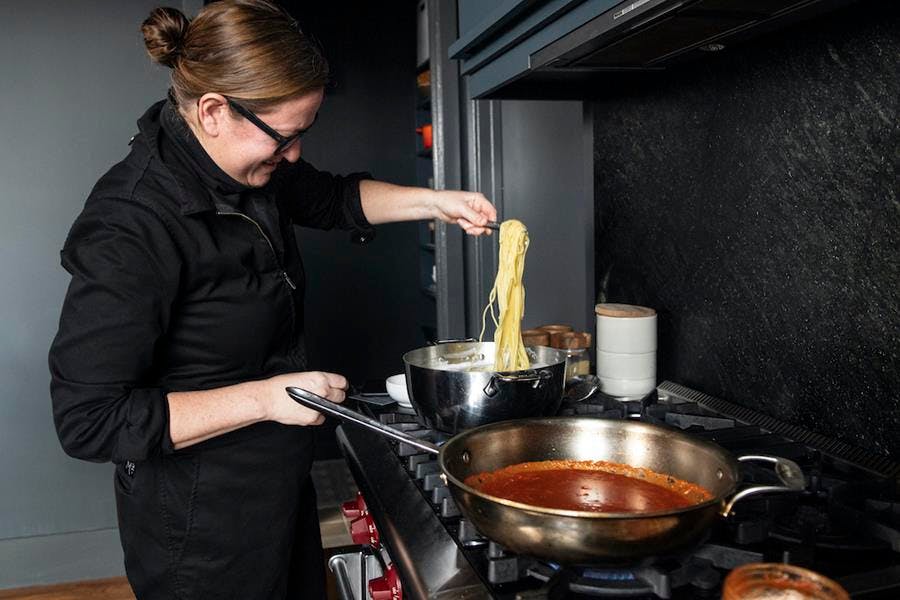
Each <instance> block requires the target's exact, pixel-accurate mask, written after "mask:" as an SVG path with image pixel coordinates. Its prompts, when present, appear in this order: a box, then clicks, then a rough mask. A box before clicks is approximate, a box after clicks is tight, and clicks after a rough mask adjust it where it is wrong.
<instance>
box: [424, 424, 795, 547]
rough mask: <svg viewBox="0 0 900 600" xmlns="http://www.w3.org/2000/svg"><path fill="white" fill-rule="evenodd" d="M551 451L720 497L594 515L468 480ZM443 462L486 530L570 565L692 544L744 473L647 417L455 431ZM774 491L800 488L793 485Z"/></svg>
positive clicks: (717, 452)
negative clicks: (489, 490) (497, 492)
mask: <svg viewBox="0 0 900 600" xmlns="http://www.w3.org/2000/svg"><path fill="white" fill-rule="evenodd" d="M553 459H572V460H603V461H610V462H616V463H622V464H627V465H630V466H632V467H640V468H646V469H650V470H653V471H655V472H657V473H665V474H669V475H672V476H674V477H677V478H679V479H683V480H685V481H689V482H691V483H695V484H699V485H701V486H703V487H705V488H706V489H707V490H709V491H710V492H711V493H712V495H713V499H712V500H710V501H708V502H704V503H701V504H697V505H694V506H690V507H686V508H682V509H678V510H670V511H664V512H659V513H643V514H640V515H635V514H631V513H629V514H614V513H591V512H582V511H566V510H555V509H548V508H542V507H535V506H529V505H526V504H521V503H517V502H512V501H509V500H504V499H501V498H496V497H493V496H489V495H487V494H483V493H481V492H479V491H476V490H475V489H473V488H471V487H469V486H467V485H465V483H463V481H464V480H465V479H466V477H468V476H469V475H474V474H477V473H482V472H485V471H493V470H496V469H499V468H501V467H504V466H507V465H511V464H516V463H520V462H527V461H541V460H553ZM438 460H439V462H440V465H441V469H442V471H443V472H444V473H445V474H446V476H447V480H448V483H449V487H450V491H451V493H452V494H453V497H454V498H455V500H456V503H457V505H458V506H459V508H460V510H461V511H462V513H463V514H464V515H466V517H468V518H469V519H470V520H471V521H472V523H473V524H474V525H475V527H476V528H477V529H478V530H479V531H480V532H481V533H482V534H484V535H486V536H487V537H488V538H490V539H493V540H495V541H496V542H498V543H500V544H502V545H503V546H505V547H507V548H509V549H510V550H513V551H514V552H518V553H522V554H528V555H532V556H538V557H543V558H548V559H551V560H554V561H557V562H563V563H570V564H575V563H585V562H591V561H597V560H623V559H632V558H640V557H644V556H648V555H660V554H666V553H668V552H672V551H675V550H677V549H679V548H683V547H686V546H689V545H690V544H692V543H695V542H697V541H698V540H699V538H700V537H702V536H703V535H704V533H705V532H706V530H707V528H708V527H709V526H710V525H711V524H712V522H713V521H714V520H716V518H718V516H719V514H720V512H722V511H723V510H724V509H723V507H724V506H726V503H727V504H728V505H731V504H733V499H732V498H731V495H732V494H733V493H734V491H735V489H736V487H737V484H738V481H739V470H738V463H737V461H736V460H735V459H734V458H733V457H732V456H731V455H730V454H729V453H728V452H726V451H725V450H723V449H722V448H720V447H719V446H717V445H715V444H711V443H709V442H705V441H702V440H699V439H695V438H692V437H691V436H689V435H686V434H683V433H679V432H677V431H672V430H670V429H667V428H663V427H658V426H655V425H649V424H646V423H639V422H629V421H609V420H602V419H588V418H577V417H572V418H568V417H567V418H549V419H523V420H520V421H515V422H505V423H496V424H493V425H486V426H484V427H479V428H477V429H473V430H471V431H467V432H464V433H462V434H459V435H457V436H455V437H453V438H451V439H450V440H449V441H448V442H447V443H446V444H444V445H443V446H442V448H441V454H440V456H439V458H438ZM778 461H779V463H783V464H785V465H787V469H788V470H789V471H793V470H795V469H796V470H799V467H797V466H796V465H795V464H793V463H791V462H790V461H786V460H785V459H778ZM760 491H761V490H757V492H755V493H759V492H760ZM766 491H796V489H795V488H794V487H793V483H792V484H791V485H790V486H785V487H784V488H778V489H777V490H774V489H769V490H766ZM729 507H730V506H729Z"/></svg>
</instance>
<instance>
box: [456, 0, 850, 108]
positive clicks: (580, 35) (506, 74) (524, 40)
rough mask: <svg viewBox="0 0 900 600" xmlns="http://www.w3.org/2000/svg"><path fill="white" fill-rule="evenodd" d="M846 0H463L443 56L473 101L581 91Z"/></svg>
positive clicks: (693, 56)
mask: <svg viewBox="0 0 900 600" xmlns="http://www.w3.org/2000/svg"><path fill="white" fill-rule="evenodd" d="M853 1H854V0H634V1H630V0H507V1H505V2H502V3H500V4H497V5H494V6H493V7H492V8H491V10H486V9H485V8H484V7H483V6H477V5H476V4H475V3H474V2H473V1H472V0H463V1H462V2H460V3H459V22H460V23H461V24H463V27H462V31H461V34H460V37H459V39H458V40H456V41H455V42H454V43H453V45H452V46H451V47H450V54H451V56H452V57H453V58H455V59H459V60H461V61H462V65H461V74H462V75H463V76H465V77H467V78H468V79H469V88H470V94H471V97H473V98H517V99H541V98H570V99H579V98H587V97H593V96H595V95H597V94H603V93H606V92H608V91H609V90H615V89H616V88H617V87H622V86H623V85H627V84H628V82H629V79H628V76H629V75H634V74H635V73H636V72H640V71H660V70H663V69H666V68H669V67H671V66H674V65H676V64H678V63H681V62H684V61H689V60H699V59H702V58H704V57H705V56H708V55H709V54H711V53H714V52H719V51H722V50H725V49H728V50H734V49H735V48H736V47H738V46H740V44H741V43H742V42H744V41H746V40H747V39H749V38H751V37H754V36H757V35H760V34H764V33H767V32H770V31H772V30H773V29H778V28H781V27H785V26H787V25H789V24H792V23H795V22H798V21H803V20H806V19H809V18H811V17H813V16H815V15H817V14H820V13H823V12H827V11H829V10H834V9H835V8H836V7H838V6H840V5H842V4H848V3H850V2H853ZM476 6H477V7H476Z"/></svg>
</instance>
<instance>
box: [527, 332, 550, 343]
mask: <svg viewBox="0 0 900 600" xmlns="http://www.w3.org/2000/svg"><path fill="white" fill-rule="evenodd" d="M522 343H523V344H525V345H526V346H549V345H550V332H549V331H544V330H543V329H526V330H524V331H523V332H522Z"/></svg>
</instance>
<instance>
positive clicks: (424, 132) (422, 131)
mask: <svg viewBox="0 0 900 600" xmlns="http://www.w3.org/2000/svg"><path fill="white" fill-rule="evenodd" d="M416 133H418V134H419V135H421V136H422V146H423V147H424V148H425V150H429V149H431V144H432V142H433V141H434V140H433V139H432V137H431V135H432V129H431V123H428V124H427V125H422V126H421V127H416Z"/></svg>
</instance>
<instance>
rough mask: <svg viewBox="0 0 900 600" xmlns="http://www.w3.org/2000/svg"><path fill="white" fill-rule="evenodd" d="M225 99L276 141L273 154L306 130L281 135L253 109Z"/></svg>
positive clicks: (297, 138) (286, 146) (287, 145)
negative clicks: (289, 134) (276, 144)
mask: <svg viewBox="0 0 900 600" xmlns="http://www.w3.org/2000/svg"><path fill="white" fill-rule="evenodd" d="M225 99H226V100H227V101H228V106H230V107H231V108H233V109H234V110H236V111H237V113H238V114H239V115H241V116H242V117H244V118H245V119H247V120H248V121H250V122H251V123H253V124H254V125H256V126H257V127H259V128H260V129H261V130H262V131H263V132H264V133H265V134H266V135H268V136H269V137H270V138H272V139H273V140H275V141H276V142H278V146H276V147H275V154H281V153H282V152H284V151H285V150H287V149H288V148H290V147H291V145H292V144H293V143H294V142H296V141H297V140H299V139H300V138H302V137H303V134H304V133H306V132H307V131H308V128H307V129H304V130H303V131H300V132H297V133H295V134H294V135H292V136H291V137H284V136H283V135H281V134H280V133H278V132H277V131H275V130H274V129H272V128H271V127H269V126H268V125H266V124H265V123H264V122H263V120H262V119H260V118H259V117H257V116H256V115H255V114H254V113H253V111H252V110H250V109H249V108H246V107H244V106H241V105H240V104H238V103H237V102H235V101H234V100H232V99H231V98H228V97H227V96H226V97H225ZM317 116H318V115H317Z"/></svg>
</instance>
